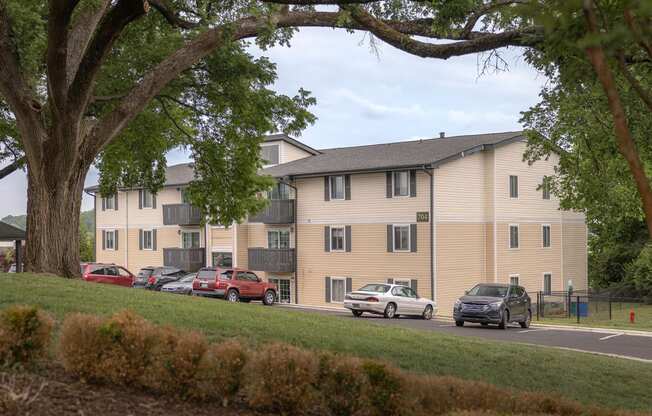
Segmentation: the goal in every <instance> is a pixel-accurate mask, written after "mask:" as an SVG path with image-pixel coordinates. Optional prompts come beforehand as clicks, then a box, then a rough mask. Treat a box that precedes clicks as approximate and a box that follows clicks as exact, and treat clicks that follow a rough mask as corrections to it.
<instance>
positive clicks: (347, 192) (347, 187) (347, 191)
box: [344, 175, 351, 200]
mask: <svg viewBox="0 0 652 416" xmlns="http://www.w3.org/2000/svg"><path fill="white" fill-rule="evenodd" d="M344 199H347V200H349V199H351V175H344Z"/></svg>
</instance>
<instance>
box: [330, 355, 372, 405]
mask: <svg viewBox="0 0 652 416" xmlns="http://www.w3.org/2000/svg"><path fill="white" fill-rule="evenodd" d="M317 387H318V389H319V392H320V394H321V396H322V401H323V402H322V406H323V407H324V408H325V410H326V411H328V412H329V413H330V414H332V415H333V416H348V415H351V416H364V415H370V414H372V413H371V411H370V408H369V402H368V400H367V394H368V391H369V382H368V380H367V378H366V377H365V375H364V374H363V372H362V361H361V360H359V359H357V358H353V357H346V356H341V355H335V354H322V355H321V357H320V359H319V370H318V376H317Z"/></svg>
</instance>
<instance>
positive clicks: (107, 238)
mask: <svg viewBox="0 0 652 416" xmlns="http://www.w3.org/2000/svg"><path fill="white" fill-rule="evenodd" d="M115 245H116V244H115V231H106V232H105V233H104V248H105V249H106V250H115Z"/></svg>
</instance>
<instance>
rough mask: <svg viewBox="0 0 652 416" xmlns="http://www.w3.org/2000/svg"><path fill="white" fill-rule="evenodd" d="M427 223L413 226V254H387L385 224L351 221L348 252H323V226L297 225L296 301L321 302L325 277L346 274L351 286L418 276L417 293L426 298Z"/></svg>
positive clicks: (427, 288) (323, 303)
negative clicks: (297, 293) (415, 240)
mask: <svg viewBox="0 0 652 416" xmlns="http://www.w3.org/2000/svg"><path fill="white" fill-rule="evenodd" d="M428 230H429V225H428V224H427V223H420V224H418V226H417V247H418V251H417V252H416V253H410V252H406V253H403V252H402V253H388V252H387V225H386V224H384V223H383V224H352V226H351V235H352V238H351V242H352V247H351V252H325V251H324V226H323V225H314V224H299V225H298V232H299V250H298V273H297V274H298V279H299V300H300V302H301V303H305V304H310V305H330V306H337V304H328V303H326V302H325V299H324V298H325V287H324V286H325V285H324V278H325V277H326V276H338V277H350V278H351V279H352V282H353V289H354V290H355V289H357V288H359V287H361V286H362V285H364V284H367V283H374V282H375V283H382V282H385V281H386V279H387V278H409V279H418V288H417V289H418V292H419V294H420V295H421V296H425V297H430V254H429V252H430V251H429V250H430V239H429V236H428Z"/></svg>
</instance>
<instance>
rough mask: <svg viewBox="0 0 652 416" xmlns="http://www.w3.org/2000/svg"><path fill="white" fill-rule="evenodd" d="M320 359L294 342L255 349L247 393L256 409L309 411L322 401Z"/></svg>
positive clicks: (291, 412)
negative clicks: (318, 385) (318, 374)
mask: <svg viewBox="0 0 652 416" xmlns="http://www.w3.org/2000/svg"><path fill="white" fill-rule="evenodd" d="M317 366H318V363H317V359H316V358H315V356H314V354H313V353H311V352H308V351H306V350H303V349H299V348H296V347H293V346H290V345H284V344H271V345H268V346H265V347H263V348H262V349H261V350H260V351H257V352H255V353H254V354H253V355H252V357H251V359H250V361H249V362H248V363H247V365H246V366H245V369H244V373H245V377H244V381H245V384H244V389H243V390H244V394H245V398H246V401H247V403H248V404H249V405H250V406H251V407H253V408H254V409H258V410H262V411H268V412H274V413H280V414H284V415H288V414H289V415H301V414H306V413H307V412H308V411H309V410H310V409H311V408H314V407H315V405H316V404H317V402H318V396H317V391H316V389H315V383H316V381H317Z"/></svg>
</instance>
